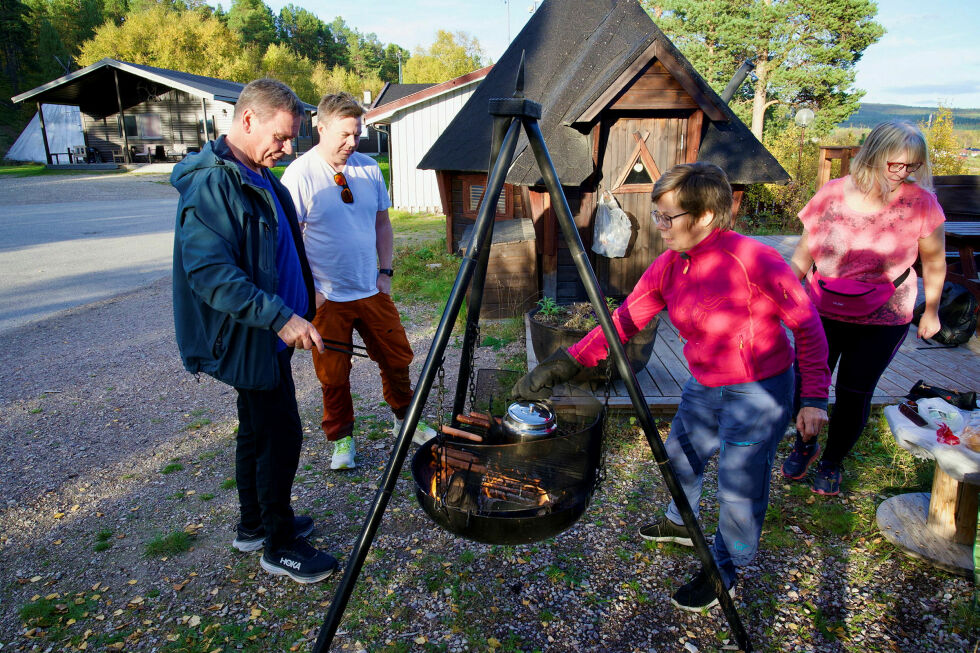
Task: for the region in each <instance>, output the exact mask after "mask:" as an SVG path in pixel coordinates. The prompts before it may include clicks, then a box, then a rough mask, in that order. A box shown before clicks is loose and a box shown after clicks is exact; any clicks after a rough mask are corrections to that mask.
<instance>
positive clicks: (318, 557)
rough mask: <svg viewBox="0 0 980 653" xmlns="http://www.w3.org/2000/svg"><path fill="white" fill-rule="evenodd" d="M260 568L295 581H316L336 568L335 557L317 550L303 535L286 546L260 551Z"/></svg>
mask: <svg viewBox="0 0 980 653" xmlns="http://www.w3.org/2000/svg"><path fill="white" fill-rule="evenodd" d="M261 564H262V568H263V569H265V570H266V571H267V572H269V573H270V574H272V575H274V576H289V577H290V578H292V579H293V580H295V581H296V582H297V583H316V582H319V581H321V580H323V579H324V578H326V577H327V576H329V575H330V574H332V573H333V571H334V569H336V568H337V559H336V558H334V557H333V556H331V555H327V554H326V553H324V552H323V551H317V550H316V549H314V548H313V547H312V546H310V543H309V542H307V541H306V538H305V537H297V538H296V539H295V540H293V541H292V543H291V544H288V545H287V546H283V547H279V548H278V549H276V550H274V551H270V550H269V549H266V550H265V551H264V552H263V553H262V560H261Z"/></svg>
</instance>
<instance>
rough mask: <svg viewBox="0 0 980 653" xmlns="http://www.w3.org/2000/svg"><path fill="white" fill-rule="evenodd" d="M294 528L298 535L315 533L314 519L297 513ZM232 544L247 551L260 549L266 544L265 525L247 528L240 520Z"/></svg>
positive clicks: (240, 549) (304, 535)
mask: <svg viewBox="0 0 980 653" xmlns="http://www.w3.org/2000/svg"><path fill="white" fill-rule="evenodd" d="M293 529H294V530H295V531H296V537H307V536H309V535H310V534H311V533H313V519H312V518H310V517H307V516H306V515H295V516H294V517H293ZM231 545H232V546H233V547H235V548H236V549H238V550H239V551H244V552H246V553H247V552H249V551H258V550H259V549H261V548H262V547H263V546H265V526H263V525H262V524H259V527H258V528H245V527H244V526H242V524H241V522H239V523H238V525H237V526H236V527H235V541H234V542H232V543H231Z"/></svg>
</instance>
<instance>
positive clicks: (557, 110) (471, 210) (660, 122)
mask: <svg viewBox="0 0 980 653" xmlns="http://www.w3.org/2000/svg"><path fill="white" fill-rule="evenodd" d="M522 53H523V54H524V56H525V60H526V61H525V66H526V71H525V90H524V94H525V95H526V96H527V97H528V98H529V99H531V100H534V101H536V102H540V103H541V105H542V109H543V115H542V117H541V119H540V121H539V125H540V127H541V131H542V133H543V135H544V138H545V142H546V143H547V145H548V149H549V151H550V153H551V158H552V160H553V162H554V164H555V168H556V171H557V173H558V177H559V180H560V181H561V183H562V186H563V189H564V192H565V195H566V197H567V199H568V202H569V205H570V208H571V210H572V213H573V215H574V217H575V221H576V224H577V226H578V228H579V234H580V236H581V237H582V240H583V242H584V243H585V246H586V249H587V250H588V249H589V248H590V246H591V243H592V229H593V221H594V216H595V209H596V204H597V200H598V198H599V194H600V193H602V192H604V191H607V190H608V191H610V192H611V193H612V195H613V196H614V197H615V198H616V200H617V201H618V203H619V205H620V206H621V207H622V208H623V210H624V211H626V213H627V214H628V215H629V217H630V219H631V221H632V223H633V227H634V232H635V238H634V240H633V242H632V243H631V246H630V249H629V251H628V252H627V255H626V256H625V257H624V258H619V259H608V258H605V257H601V256H598V255H596V254H594V253H592V252H591V251H590V257H591V258H592V264H593V268H594V269H595V270H596V275H597V277H598V279H599V283H600V285H601V287H602V289H603V292H604V293H605V294H606V295H609V296H616V297H622V296H625V295H626V294H628V293H629V291H630V290H631V289H632V288H633V286H634V285H635V284H636V282H637V280H638V279H639V277H640V275H641V274H642V272H643V271H644V270H645V269H646V268H647V267H648V266H649V264H650V263H651V262H652V261H653V259H654V258H656V256H657V255H659V254H660V253H661V252H662V251H663V250H664V246H663V243H662V241H661V238H660V235H659V233H658V231H657V229H656V228H655V227H654V225H653V223H652V221H651V219H650V211H651V209H652V208H653V207H652V204H651V201H650V191H651V190H652V188H653V183H654V182H655V181H656V180H657V179H658V178H659V177H660V174H661V173H662V172H663V171H665V170H667V169H669V168H670V167H672V166H674V165H675V164H678V163H684V162H692V161H708V162H711V163H714V164H716V165H718V166H720V167H721V168H722V169H723V170H725V172H726V173H727V175H728V177H729V180H730V181H731V182H732V186H733V189H734V191H735V199H736V202H737V201H738V200H740V199H741V192H742V189H744V188H745V186H746V185H748V184H753V183H760V182H764V183H785V182H786V181H788V180H789V175H788V174H787V173H786V171H785V170H783V168H782V167H781V166H780V165H779V163H778V162H777V161H776V159H775V158H774V157H773V156H772V155H771V154H770V153H769V152H768V151H767V150H766V149H765V147H763V145H762V144H761V143H760V142H759V141H758V140H757V139H756V138H755V137H754V136H753V135H752V133H751V132H750V131H749V129H748V128H747V127H746V126H745V125H744V124H743V123H742V122H741V121H740V120H739V119H738V118H737V117H736V116H735V114H734V113H732V111H731V110H730V109H729V108H728V106H727V104H726V103H725V102H724V101H722V99H721V98H720V97H719V96H718V94H717V93H715V92H714V91H713V90H712V89H711V87H710V86H709V85H708V83H707V82H706V81H705V80H704V79H703V78H702V77H701V76H700V75H698V73H697V72H696V71H695V70H694V69H693V68H692V66H691V64H690V63H689V62H688V61H687V60H686V59H685V58H684V56H683V55H682V54H681V53H680V51H678V50H677V48H676V47H674V45H673V44H672V43H671V42H670V40H669V39H668V38H667V37H666V36H665V35H664V33H663V32H661V31H660V29H659V28H658V27H657V26H656V25H655V24H654V22H653V21H652V20H651V19H650V17H649V16H648V15H647V13H646V12H645V11H644V10H643V9H642V7H641V6H640V5H639V3H638V2H636V0H621V1H619V2H609V1H608V0H561V1H556V0H546V1H545V2H544V3H543V4H542V5H541V7H540V8H539V9H538V10H537V12H535V14H534V16H533V17H532V18H531V20H530V21H529V22H528V23H527V25H526V26H525V27H524V29H523V30H522V31H521V33H520V34H519V35H518V36H517V37H516V38H515V39H514V41H513V42H512V43H511V45H510V47H509V48H508V49H507V51H506V52H505V53H504V54H503V56H502V57H501V58H500V61H499V62H497V64H496V65H495V66H494V67H493V69H492V70H491V71H490V72H489V74H488V75H487V76H486V78H485V79H484V80H483V82H482V83H481V84H480V85H479V87H477V89H476V91H475V92H474V94H473V95H472V97H470V99H469V100H468V101H467V103H466V104H465V105H464V106H463V108H462V109H461V110H460V111H459V113H458V114H457V115H456V117H455V118H454V119H453V121H452V122H451V123H450V125H449V126H448V127H447V128H446V129H445V131H443V132H442V134H441V135H440V137H439V139H438V140H437V141H436V142H435V144H434V145H433V146H432V147H431V148H430V149H429V151H428V152H427V153H426V155H425V157H423V158H422V160H421V161H420V162H419V164H418V167H419V168H423V169H430V170H435V171H436V176H437V179H438V182H439V189H440V198H441V202H442V206H443V211H444V213H445V214H446V217H447V223H446V239H447V244H448V246H449V248H450V251H456V250H457V248H458V247H459V244H460V242H459V241H460V238H461V236H462V234H463V232H464V230H465V229H466V228H467V227H468V226H469V225H471V224H472V223H473V222H474V221H475V218H476V212H477V209H478V206H479V201H480V198H481V197H482V194H483V191H484V188H485V185H486V178H487V164H488V160H489V152H490V138H491V127H492V118H491V116H490V115H489V113H488V103H489V100H490V99H491V98H495V97H510V96H511V95H513V92H514V82H515V77H516V72H517V70H518V67H519V65H520V60H521V56H522ZM733 72H734V71H733ZM496 219H497V221H505V220H530V221H532V223H533V227H534V234H535V248H534V253H535V254H534V255H535V257H536V259H537V260H536V261H529V262H528V265H527V266H526V269H529V270H530V269H535V270H539V272H538V273H537V274H538V279H537V280H536V285H537V288H538V289H539V291H540V293H541V294H542V295H544V296H548V297H551V298H554V299H555V300H556V301H557V302H558V303H562V304H564V303H570V302H573V301H579V300H583V299H585V293H584V289H583V287H582V285H581V283H580V282H579V280H578V274H577V272H576V270H575V268H574V265H573V263H572V260H571V256H570V255H569V253H568V249H567V247H566V245H565V243H564V238H563V237H562V235H561V233H560V230H559V228H558V223H557V220H556V218H555V215H554V212H553V211H552V210H551V207H550V199H549V197H548V194H547V191H546V189H545V188H544V185H543V182H542V180H541V177H540V174H539V172H538V168H537V165H536V163H535V161H534V157H533V154H532V152H531V150H530V148H529V147H528V144H527V140H526V139H525V138H523V137H522V138H521V140H520V141H519V142H518V145H517V150H516V153H515V158H514V162H513V165H512V166H511V168H510V171H509V172H508V174H507V177H506V184H505V187H504V192H503V193H502V195H501V198H500V201H499V203H498V206H497V214H496ZM535 263H536V265H535ZM492 273H493V270H491V274H492ZM535 299H537V298H535ZM532 303H533V302H532Z"/></svg>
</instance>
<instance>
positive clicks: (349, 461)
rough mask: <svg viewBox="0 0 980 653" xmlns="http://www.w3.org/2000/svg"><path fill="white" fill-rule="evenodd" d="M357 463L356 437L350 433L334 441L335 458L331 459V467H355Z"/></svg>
mask: <svg viewBox="0 0 980 653" xmlns="http://www.w3.org/2000/svg"><path fill="white" fill-rule="evenodd" d="M355 467H357V464H356V463H355V462H354V437H353V436H350V435H348V436H347V437H346V438H341V439H339V440H337V441H336V442H334V443H333V458H332V459H331V460H330V469H354V468H355Z"/></svg>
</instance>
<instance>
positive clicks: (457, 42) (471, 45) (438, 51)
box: [403, 30, 486, 84]
mask: <svg viewBox="0 0 980 653" xmlns="http://www.w3.org/2000/svg"><path fill="white" fill-rule="evenodd" d="M485 56H486V55H485V53H484V51H483V48H482V47H480V42H479V41H477V40H476V38H475V37H471V36H469V35H468V34H467V33H466V32H447V31H445V30H438V31H437V32H436V40H435V42H434V43H433V44H432V46H431V47H429V48H428V49H426V48H421V47H420V48H416V50H415V53H414V54H413V55H412V57H411V58H410V59H409V60H408V62H407V63H406V64H405V69H404V75H403V76H404V78H405V82H406V83H418V84H426V83H439V82H445V81H447V80H450V79H454V78H456V77H459V76H460V75H465V74H466V73H468V72H472V71H474V70H477V69H478V68H482V67H483V65H484V63H483V62H484V60H485Z"/></svg>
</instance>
